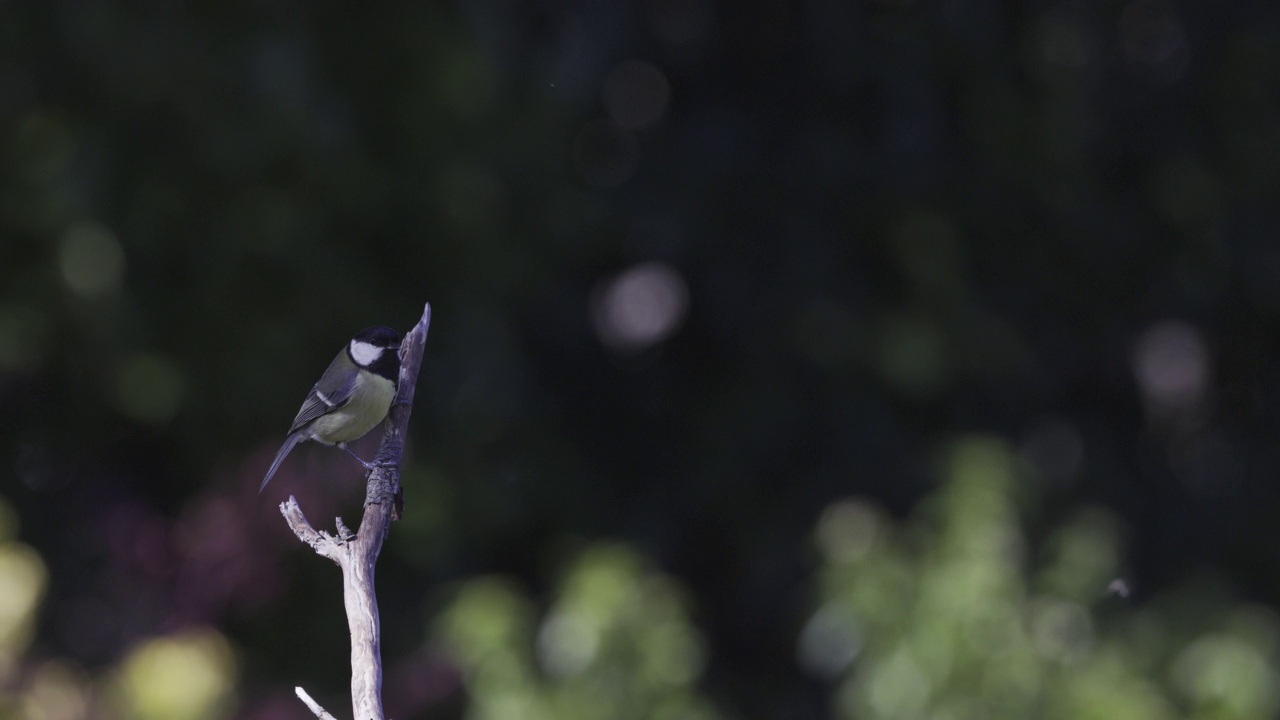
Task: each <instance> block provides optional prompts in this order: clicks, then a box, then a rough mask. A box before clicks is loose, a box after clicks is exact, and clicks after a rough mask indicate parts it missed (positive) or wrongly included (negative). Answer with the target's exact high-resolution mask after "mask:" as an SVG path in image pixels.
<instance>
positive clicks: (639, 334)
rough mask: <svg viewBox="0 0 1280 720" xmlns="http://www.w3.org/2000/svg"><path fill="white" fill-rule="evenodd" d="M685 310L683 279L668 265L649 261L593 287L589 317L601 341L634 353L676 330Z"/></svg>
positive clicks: (685, 294)
mask: <svg viewBox="0 0 1280 720" xmlns="http://www.w3.org/2000/svg"><path fill="white" fill-rule="evenodd" d="M688 307H689V290H688V287H687V286H686V285H685V281H684V278H682V277H681V276H680V274H679V273H678V272H676V271H675V270H674V269H673V268H671V267H670V266H668V265H664V264H662V263H656V262H649V263H643V264H640V265H636V266H635V267H632V268H630V269H628V270H626V271H624V272H623V273H621V274H620V275H618V276H617V277H615V278H613V279H612V280H609V281H607V282H605V283H603V284H602V285H601V286H599V287H597V289H596V292H595V296H594V298H593V300H592V315H593V318H594V320H595V327H596V334H597V335H598V336H599V337H600V340H601V342H603V343H604V344H605V345H606V346H608V347H609V348H611V349H613V350H614V351H616V352H620V353H635V352H639V351H641V350H645V349H647V348H649V347H651V346H653V345H654V344H656V343H659V342H661V341H663V340H665V339H666V338H667V337H669V336H670V335H671V334H672V333H674V332H675V331H676V330H677V329H679V327H680V324H681V323H682V322H683V321H684V317H685V313H686V312H687V311H688Z"/></svg>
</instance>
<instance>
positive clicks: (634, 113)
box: [601, 60, 671, 130]
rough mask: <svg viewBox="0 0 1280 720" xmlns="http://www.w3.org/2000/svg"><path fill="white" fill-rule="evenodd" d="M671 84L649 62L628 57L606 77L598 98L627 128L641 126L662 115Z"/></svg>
mask: <svg viewBox="0 0 1280 720" xmlns="http://www.w3.org/2000/svg"><path fill="white" fill-rule="evenodd" d="M670 95H671V87H670V85H668V83H667V77H666V76H665V75H663V74H662V71H661V70H659V69H658V68H657V67H655V66H654V65H653V64H652V63H650V62H646V61H644V60H627V61H625V62H623V63H621V64H619V65H618V66H617V67H615V68H614V69H613V70H612V71H611V72H610V73H609V76H608V77H606V78H605V81H604V89H603V90H602V91H601V99H602V100H603V101H604V105H605V108H607V109H608V111H609V117H611V118H613V121H614V122H615V123H617V124H618V125H619V126H621V127H624V128H627V129H628V130H642V129H644V128H647V127H650V126H652V125H654V124H656V123H657V122H658V121H659V120H661V119H662V115H663V113H665V112H666V109H667V100H668V98H669V97H670Z"/></svg>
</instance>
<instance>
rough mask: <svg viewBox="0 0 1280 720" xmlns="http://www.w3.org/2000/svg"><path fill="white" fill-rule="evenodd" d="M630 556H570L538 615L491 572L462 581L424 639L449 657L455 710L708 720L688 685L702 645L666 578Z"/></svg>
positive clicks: (489, 714) (485, 715)
mask: <svg viewBox="0 0 1280 720" xmlns="http://www.w3.org/2000/svg"><path fill="white" fill-rule="evenodd" d="M646 564H647V563H646V562H645V561H644V559H643V558H641V557H640V556H638V555H636V554H635V553H634V552H633V551H630V550H627V549H626V548H623V547H620V546H613V545H605V546H598V547H594V548H592V549H590V550H587V551H585V552H583V553H582V554H581V556H580V557H578V558H577V559H576V560H574V562H573V564H572V565H571V567H570V568H569V569H568V571H567V572H566V573H565V576H564V578H563V579H562V580H561V581H560V583H559V584H558V587H557V590H556V592H555V594H554V597H553V600H552V602H551V603H550V606H549V607H548V608H547V610H546V612H545V613H539V612H537V610H536V605H535V603H534V602H533V601H532V600H531V599H530V598H528V597H527V596H526V595H525V594H523V593H521V592H520V591H518V590H517V589H515V588H514V587H512V586H511V584H510V583H509V582H507V581H504V580H502V579H500V578H479V579H476V580H471V581H468V583H467V584H466V585H465V586H464V587H463V588H462V589H461V590H459V591H458V593H457V597H456V598H455V599H454V600H453V601H452V603H451V604H450V605H449V606H448V607H447V608H445V610H444V611H443V612H442V613H441V615H440V617H439V619H438V621H436V623H435V624H437V625H438V629H437V631H436V633H435V634H436V635H437V636H438V637H439V638H440V641H441V642H442V643H443V645H444V648H445V649H446V651H448V652H450V653H451V654H452V655H453V656H454V657H456V658H457V659H458V661H459V664H460V666H461V669H462V671H463V674H464V676H465V678H466V687H467V693H468V696H469V698H470V705H469V710H468V713H467V717H469V718H475V719H476V720H497V719H498V718H511V717H521V718H530V719H531V720H537V719H543V720H551V719H553V718H556V719H559V718H565V719H567V720H573V719H575V718H581V719H583V720H586V719H588V718H618V719H619V720H625V719H628V718H634V719H636V720H639V719H641V718H644V719H653V720H682V719H683V720H714V719H715V718H717V717H719V715H718V714H717V713H716V712H715V711H714V710H713V708H712V706H711V704H710V703H709V702H708V701H707V700H706V699H704V698H702V697H700V695H699V693H698V692H697V690H696V687H697V681H698V679H699V676H700V674H701V671H702V667H703V663H704V662H705V653H706V647H705V643H704V641H703V639H702V638H701V636H700V634H699V633H698V631H697V630H696V629H695V628H694V627H693V626H692V624H691V623H690V620H689V618H688V616H687V611H686V609H685V608H684V605H685V603H686V600H685V599H684V592H683V591H682V590H681V589H680V588H679V587H678V586H677V585H676V584H675V583H674V582H673V581H672V579H671V578H669V577H666V576H664V575H662V574H659V573H656V572H653V571H652V570H650V569H647V568H646V567H645V565H646Z"/></svg>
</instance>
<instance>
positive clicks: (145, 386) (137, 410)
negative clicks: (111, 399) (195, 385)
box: [116, 354, 185, 424]
mask: <svg viewBox="0 0 1280 720" xmlns="http://www.w3.org/2000/svg"><path fill="white" fill-rule="evenodd" d="M116 391H117V398H118V400H119V406H120V410H121V412H123V413H124V414H125V415H128V416H129V417H131V418H133V419H135V420H139V421H142V422H147V423H155V424H163V423H167V422H168V421H169V420H171V419H172V418H173V416H174V414H175V413H177V411H178V408H179V407H181V405H182V397H183V394H184V391H185V382H184V380H183V376H182V371H181V370H180V369H179V368H178V366H177V364H176V363H174V362H173V361H172V360H169V359H168V358H165V357H161V356H159V355H150V354H140V355H135V356H134V357H132V358H129V359H128V360H126V361H125V362H124V364H123V365H121V367H120V371H119V374H118V376H117V379H116Z"/></svg>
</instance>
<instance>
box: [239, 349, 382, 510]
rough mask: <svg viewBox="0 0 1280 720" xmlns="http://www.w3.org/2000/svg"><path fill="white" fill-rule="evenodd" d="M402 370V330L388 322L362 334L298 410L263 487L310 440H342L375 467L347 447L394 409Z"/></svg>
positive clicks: (367, 465) (339, 443) (331, 442)
mask: <svg viewBox="0 0 1280 720" xmlns="http://www.w3.org/2000/svg"><path fill="white" fill-rule="evenodd" d="M399 375H400V333H397V332H396V331H395V330H392V329H391V328H388V327H371V328H368V329H365V330H361V331H360V332H358V333H356V335H355V337H353V338H351V342H349V343H347V346H346V347H345V348H343V349H342V351H341V352H339V353H338V356H337V357H335V358H334V359H333V362H332V363H330V364H329V369H328V370H325V371H324V375H321V376H320V381H319V382H317V383H316V384H315V387H313V388H311V392H310V393H308V394H307V399H306V400H304V401H303V403H302V409H300V410H298V416H297V417H295V418H294V419H293V426H292V427H290V428H289V436H288V437H287V438H285V441H284V445H283V446H282V447H281V448H280V452H278V453H276V459H275V460H273V461H272V462H271V468H270V469H269V470H267V476H266V477H265V478H263V480H262V487H259V488H258V492H262V491H263V490H264V489H265V488H266V487H267V483H269V482H271V477H272V476H273V475H275V474H276V470H277V469H278V468H279V467H280V463H281V462H283V461H284V458H285V456H286V455H288V454H289V451H290V450H293V446H294V445H297V444H298V443H300V442H302V441H304V440H314V441H316V442H318V443H322V444H324V445H337V446H338V447H340V448H342V449H343V450H346V451H347V452H348V453H350V455H351V457H353V458H355V459H356V460H359V461H360V464H361V465H364V467H365V469H370V468H372V467H373V465H372V463H368V462H365V461H364V460H363V459H361V458H360V456H359V455H356V454H355V453H354V452H352V451H351V449H350V448H348V447H347V443H349V442H351V441H353V440H356V439H358V438H361V437H363V436H364V435H365V433H367V432H369V431H370V430H372V429H373V428H374V426H376V425H377V424H378V423H380V422H382V420H383V418H385V417H386V416H387V412H388V411H390V410H391V402H392V401H393V400H395V397H396V382H397V380H398V378H399Z"/></svg>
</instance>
